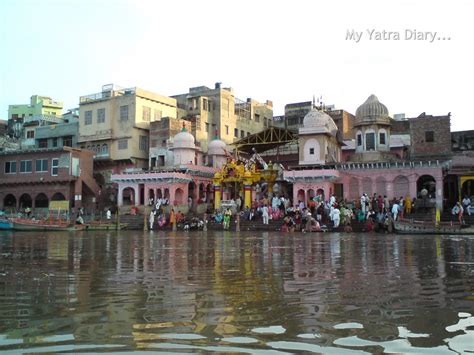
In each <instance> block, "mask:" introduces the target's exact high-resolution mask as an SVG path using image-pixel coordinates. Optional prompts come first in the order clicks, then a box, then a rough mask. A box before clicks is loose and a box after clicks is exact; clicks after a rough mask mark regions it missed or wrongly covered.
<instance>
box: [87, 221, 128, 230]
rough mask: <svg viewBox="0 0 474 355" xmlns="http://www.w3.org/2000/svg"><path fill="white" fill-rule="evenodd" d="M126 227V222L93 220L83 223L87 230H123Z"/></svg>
mask: <svg viewBox="0 0 474 355" xmlns="http://www.w3.org/2000/svg"><path fill="white" fill-rule="evenodd" d="M126 228H127V223H119V224H117V223H112V222H102V221H93V222H89V223H87V224H85V230H88V231H102V230H123V229H126Z"/></svg>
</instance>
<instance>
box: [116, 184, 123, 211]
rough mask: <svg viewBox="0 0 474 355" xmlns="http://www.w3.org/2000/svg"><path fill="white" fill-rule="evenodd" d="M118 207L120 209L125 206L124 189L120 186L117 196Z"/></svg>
mask: <svg viewBox="0 0 474 355" xmlns="http://www.w3.org/2000/svg"><path fill="white" fill-rule="evenodd" d="M117 205H118V206H119V207H121V206H123V187H122V186H120V185H119V189H118V196H117Z"/></svg>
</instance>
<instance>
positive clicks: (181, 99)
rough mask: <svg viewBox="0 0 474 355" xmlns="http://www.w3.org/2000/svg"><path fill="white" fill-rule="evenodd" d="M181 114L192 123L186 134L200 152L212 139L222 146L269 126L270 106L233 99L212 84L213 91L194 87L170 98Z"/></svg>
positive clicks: (271, 114)
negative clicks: (220, 141) (193, 139)
mask: <svg viewBox="0 0 474 355" xmlns="http://www.w3.org/2000/svg"><path fill="white" fill-rule="evenodd" d="M172 97H173V98H174V99H176V100H177V103H178V107H179V108H180V109H182V110H183V111H185V112H186V113H185V117H183V118H185V119H187V120H189V121H191V122H193V126H192V129H191V131H190V133H192V134H193V136H194V137H195V138H196V142H197V143H198V144H200V146H201V148H202V149H203V151H207V145H208V143H209V142H210V141H211V140H212V139H213V138H214V137H215V136H216V134H217V135H218V136H219V137H221V139H222V140H223V141H224V142H226V143H232V142H233V141H235V140H237V139H240V138H243V137H246V136H247V135H250V134H253V133H257V132H259V131H261V130H262V129H264V128H265V127H268V126H269V125H270V124H271V120H272V117H273V103H272V102H271V101H266V102H265V103H260V102H258V101H255V100H253V99H250V98H249V99H247V100H246V101H243V100H240V99H238V98H236V97H235V95H234V90H233V89H232V88H224V87H222V86H221V84H220V83H216V84H215V87H214V89H211V88H208V87H206V86H198V87H193V88H190V89H189V92H187V93H184V94H180V95H174V96H172Z"/></svg>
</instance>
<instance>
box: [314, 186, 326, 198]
mask: <svg viewBox="0 0 474 355" xmlns="http://www.w3.org/2000/svg"><path fill="white" fill-rule="evenodd" d="M316 196H319V199H320V201H326V196H325V195H324V190H323V189H317V190H316Z"/></svg>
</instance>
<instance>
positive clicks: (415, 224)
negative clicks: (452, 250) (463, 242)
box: [393, 220, 474, 235]
mask: <svg viewBox="0 0 474 355" xmlns="http://www.w3.org/2000/svg"><path fill="white" fill-rule="evenodd" d="M393 227H394V229H395V232H396V233H399V234H455V235H469V234H472V235H474V227H472V226H466V225H461V224H460V223H451V222H440V223H439V224H435V223H433V222H427V221H416V220H401V221H395V222H393Z"/></svg>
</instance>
